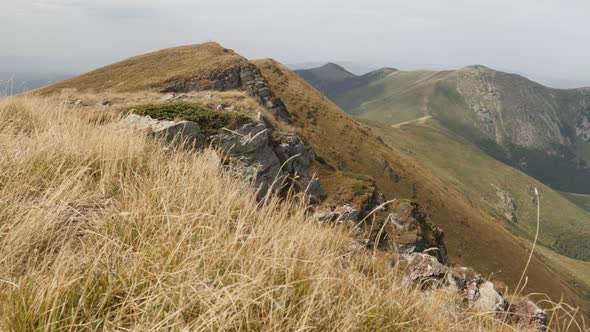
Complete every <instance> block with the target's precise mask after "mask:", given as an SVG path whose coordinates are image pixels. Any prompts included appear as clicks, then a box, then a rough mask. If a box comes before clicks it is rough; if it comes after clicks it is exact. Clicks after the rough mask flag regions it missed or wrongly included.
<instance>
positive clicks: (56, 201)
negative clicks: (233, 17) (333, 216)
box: [0, 97, 505, 331]
mask: <svg viewBox="0 0 590 332" xmlns="http://www.w3.org/2000/svg"><path fill="white" fill-rule="evenodd" d="M111 117H112V116H111V115H110V114H109V113H104V112H103V111H100V110H97V111H96V112H94V111H91V110H88V111H84V112H81V111H80V110H75V109H69V108H68V107H67V106H65V105H64V104H60V103H58V102H57V101H50V100H47V99H39V98H33V97H26V98H25V97H16V98H8V99H0V330H14V331H34V330H38V331H56V330H115V329H117V330H141V331H147V330H187V329H188V330H311V329H321V330H327V329H330V330H394V331H417V330H421V331H447V330H465V331H474V330H481V329H490V330H499V329H502V328H503V327H505V325H502V323H501V322H498V321H496V320H493V319H491V318H489V317H487V316H482V315H474V316H473V317H470V316H466V315H465V314H462V313H460V312H459V311H458V310H457V305H458V302H457V298H456V297H455V296H454V295H452V294H449V293H447V292H445V291H432V292H430V293H423V292H420V291H418V290H415V289H411V288H407V287H403V286H402V280H401V278H402V277H401V276H400V274H399V273H398V271H397V270H396V269H394V268H392V266H391V258H390V257H388V256H387V255H385V254H379V253H377V254H375V255H373V254H371V253H366V252H365V251H364V250H363V249H362V248H358V246H355V245H354V242H353V240H352V237H350V236H349V234H348V233H347V231H346V230H345V229H343V228H329V227H325V226H320V225H318V224H317V223H315V222H314V221H313V220H312V219H311V218H310V217H309V216H307V215H306V212H305V209H303V208H302V207H301V206H300V205H299V203H297V202H295V201H291V200H289V201H282V202H281V201H279V200H278V199H275V198H271V199H269V201H268V202H267V204H265V205H264V206H261V207H260V206H258V205H257V204H256V200H255V197H256V195H255V193H254V192H253V190H252V189H251V187H250V186H249V185H248V184H247V183H244V182H242V181H241V180H240V179H238V178H235V177H234V176H232V175H231V174H230V173H228V172H224V171H223V170H222V168H221V167H220V162H219V160H218V158H217V156H216V154H215V153H214V152H213V151H205V152H203V153H199V154H197V153H192V152H188V151H186V150H182V149H172V148H163V147H162V146H161V145H159V143H158V142H153V141H148V140H146V139H145V138H144V137H142V136H141V135H139V134H137V133H133V132H129V131H125V130H115V129H112V127H109V126H108V125H102V124H103V123H108V121H109V120H110V119H111Z"/></svg>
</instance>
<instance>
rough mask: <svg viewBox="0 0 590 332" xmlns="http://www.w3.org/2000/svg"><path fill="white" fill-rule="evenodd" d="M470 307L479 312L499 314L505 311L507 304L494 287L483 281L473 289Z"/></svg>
mask: <svg viewBox="0 0 590 332" xmlns="http://www.w3.org/2000/svg"><path fill="white" fill-rule="evenodd" d="M473 293H474V294H473V298H474V299H475V300H474V301H473V303H472V307H473V308H474V309H475V310H478V311H481V312H489V313H496V314H500V313H502V312H503V311H505V310H506V307H507V305H508V303H507V302H506V300H505V299H504V297H503V296H502V293H500V292H499V291H498V290H497V289H496V288H495V287H494V284H493V283H491V282H489V281H484V282H483V283H482V284H479V285H477V287H474V289H473Z"/></svg>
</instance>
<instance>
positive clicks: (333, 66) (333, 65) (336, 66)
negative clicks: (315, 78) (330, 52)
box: [317, 62, 354, 75]
mask: <svg viewBox="0 0 590 332" xmlns="http://www.w3.org/2000/svg"><path fill="white" fill-rule="evenodd" d="M317 69H323V70H337V71H341V72H345V73H347V74H350V75H354V74H353V73H351V72H349V71H348V70H346V69H345V68H344V67H342V66H341V65H339V64H337V63H334V62H328V63H326V64H325V65H323V66H321V67H319V68H317Z"/></svg>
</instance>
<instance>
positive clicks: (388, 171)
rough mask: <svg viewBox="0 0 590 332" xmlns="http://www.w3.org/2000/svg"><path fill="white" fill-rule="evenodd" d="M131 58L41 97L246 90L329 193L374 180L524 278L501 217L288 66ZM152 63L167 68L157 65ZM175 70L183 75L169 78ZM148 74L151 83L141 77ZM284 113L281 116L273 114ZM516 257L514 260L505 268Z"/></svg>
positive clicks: (472, 258) (550, 279) (511, 277)
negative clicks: (288, 135)
mask: <svg viewBox="0 0 590 332" xmlns="http://www.w3.org/2000/svg"><path fill="white" fill-rule="evenodd" d="M127 61H130V62H126V61H123V62H120V63H117V64H114V65H111V66H107V67H104V68H100V69H98V70H96V71H93V72H90V73H88V74H85V75H81V76H79V77H76V78H73V79H71V80H68V81H65V82H63V83H59V84H56V85H54V86H51V87H47V88H45V89H42V90H39V91H37V93H40V94H42V95H48V96H49V95H56V94H60V93H64V92H68V91H70V90H75V89H78V91H77V92H72V94H73V95H74V96H75V95H76V93H95V94H98V93H103V94H105V96H108V94H109V93H119V94H121V93H127V94H133V93H142V91H143V90H144V89H146V90H149V91H151V92H152V93H167V92H174V93H185V92H190V91H194V92H197V93H203V94H205V95H206V94H207V92H206V91H211V90H218V91H228V92H230V91H234V90H240V91H246V92H247V93H248V94H250V95H252V96H254V97H255V98H256V99H257V101H258V102H259V104H260V105H262V106H264V108H265V109H266V111H267V113H266V114H265V116H267V115H268V119H269V121H270V122H271V123H270V125H271V126H273V127H284V128H285V129H286V130H291V131H294V132H296V133H297V134H298V135H299V136H301V137H302V138H303V140H305V141H306V143H307V144H309V145H310V146H311V147H312V148H313V150H314V151H315V153H316V154H317V156H318V158H317V160H316V162H314V165H313V166H314V168H315V170H316V171H317V174H318V175H319V176H320V179H321V180H322V183H323V184H325V186H326V189H327V191H328V193H329V194H331V195H332V196H334V195H335V194H337V191H338V190H339V188H341V187H342V186H341V183H342V182H341V178H342V176H343V174H344V173H346V172H354V173H360V174H368V175H369V176H371V177H373V178H374V180H375V182H376V183H377V186H378V188H379V190H380V191H382V192H383V193H385V195H386V197H387V198H394V197H406V198H413V199H416V200H418V201H419V202H420V204H422V205H423V206H425V207H426V208H427V209H428V211H429V212H430V213H431V215H432V220H433V221H434V222H435V224H437V225H440V226H442V227H443V228H444V229H445V233H446V236H447V243H448V247H449V255H450V256H451V259H452V260H454V261H455V262H457V263H460V264H464V265H467V266H473V267H474V268H476V269H477V270H479V271H482V273H485V274H494V275H496V276H497V277H498V278H501V279H502V280H505V281H506V282H507V283H508V284H510V285H514V284H516V282H517V281H518V278H519V276H520V273H521V269H522V266H524V265H525V263H526V260H527V257H528V256H527V254H526V249H525V246H524V244H523V243H521V242H520V240H519V239H518V238H517V237H516V236H514V235H513V234H511V233H510V232H509V231H508V230H507V229H506V228H505V226H504V224H503V222H502V221H501V220H499V219H498V218H497V217H496V216H493V215H490V214H489V212H488V211H487V209H485V208H484V207H483V206H481V205H480V204H479V203H477V202H473V201H470V200H469V199H468V198H466V197H465V195H464V193H463V192H462V191H461V190H459V189H458V188H457V187H456V186H454V185H453V184H452V183H451V182H449V181H447V180H446V179H444V178H439V177H438V176H436V175H435V174H432V172H431V171H430V170H429V169H427V168H425V167H423V166H422V165H420V164H419V163H418V162H417V161H416V160H415V159H414V158H413V157H412V156H411V154H407V153H404V152H402V151H400V150H397V149H395V148H392V147H390V146H388V145H387V144H385V143H384V142H383V141H382V140H381V138H380V137H379V136H378V135H375V134H374V133H373V132H372V129H370V128H369V127H365V126H363V125H361V124H359V123H358V122H357V121H355V120H354V119H352V118H350V117H349V116H348V115H347V114H346V113H344V112H343V111H342V110H341V109H340V108H339V107H337V106H336V105H335V104H333V103H332V102H331V101H330V100H328V99H326V98H325V97H323V96H322V95H321V94H320V93H319V92H318V91H316V90H315V89H314V88H313V87H312V86H311V85H309V84H307V83H306V82H305V81H304V80H303V79H301V78H300V77H298V76H297V75H296V74H294V73H293V72H291V71H290V70H288V69H287V68H286V67H284V66H282V65H281V64H280V63H278V62H276V61H274V60H269V59H266V60H264V59H263V60H253V61H249V60H247V59H245V58H243V57H241V56H239V55H237V54H236V53H235V52H233V51H231V50H227V49H224V48H223V47H222V46H220V45H218V44H205V45H196V46H185V47H181V48H179V49H166V50H162V51H158V52H154V53H150V54H147V55H144V56H139V57H134V58H131V59H129V60H127ZM143 61H146V62H145V63H143ZM154 63H158V64H159V67H153V64H154ZM179 63H180V66H179V65H178V64H179ZM171 67H173V68H175V69H174V70H172V72H169V71H168V69H169V68H171ZM244 69H246V70H244ZM158 70H159V71H162V73H158V72H157V71H158ZM388 71H389V70H384V71H381V72H379V73H381V75H377V76H378V77H377V78H373V77H372V78H370V81H371V82H374V81H375V80H379V79H383V78H385V77H390V76H395V75H397V74H394V73H397V72H393V71H392V72H388ZM146 72H147V73H148V74H149V77H143V76H144V75H146ZM259 74H260V75H259ZM384 74H385V75H384ZM392 74H394V75H392ZM138 76H139V79H137V78H138ZM361 77H362V76H361ZM134 79H137V80H136V81H134ZM363 82H364V81H363ZM276 107H279V108H280V110H279V111H276V112H273V111H272V110H273V109H275V108H276ZM277 115H279V116H277ZM348 190H350V189H348ZM510 260H512V263H511V264H506V262H507V261H510ZM530 269H531V273H530V274H531V275H530V281H529V287H530V289H531V290H535V291H538V292H546V293H550V294H551V296H552V297H556V298H559V297H560V295H562V294H564V293H566V294H567V296H568V298H572V299H578V300H577V301H580V300H579V299H580V297H579V296H578V295H576V291H575V290H574V289H573V288H571V286H568V285H566V284H565V281H564V279H563V278H562V277H561V276H560V272H559V271H558V270H556V269H555V268H553V267H549V266H548V265H546V263H544V262H543V261H542V260H541V259H539V258H538V257H534V258H533V261H532V264H531V267H530ZM582 302H583V301H582ZM582 302H578V303H582Z"/></svg>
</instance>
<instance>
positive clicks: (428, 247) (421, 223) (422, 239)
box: [384, 200, 448, 264]
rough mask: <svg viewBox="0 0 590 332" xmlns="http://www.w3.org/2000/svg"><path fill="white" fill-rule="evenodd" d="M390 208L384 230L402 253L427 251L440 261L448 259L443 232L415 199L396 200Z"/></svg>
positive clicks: (444, 261)
mask: <svg viewBox="0 0 590 332" xmlns="http://www.w3.org/2000/svg"><path fill="white" fill-rule="evenodd" d="M391 208H392V210H393V212H392V213H391V214H390V215H389V216H388V217H387V219H386V221H385V222H386V223H387V224H386V225H385V228H384V229H385V232H386V234H387V238H388V241H389V244H386V246H388V247H390V248H391V247H393V248H394V249H396V250H397V251H398V252H399V253H400V254H401V255H409V254H411V253H414V252H429V253H431V254H432V255H434V256H435V257H437V258H438V260H439V262H440V263H442V264H447V263H448V255H447V249H446V246H445V243H444V232H443V231H442V230H441V229H440V228H438V227H437V226H436V225H434V224H432V222H430V218H429V217H428V214H427V213H426V211H424V210H423V209H422V208H421V207H420V206H419V205H418V204H417V203H416V202H412V201H409V200H398V201H397V202H395V203H394V204H392V206H391Z"/></svg>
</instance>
